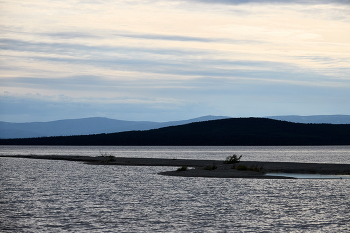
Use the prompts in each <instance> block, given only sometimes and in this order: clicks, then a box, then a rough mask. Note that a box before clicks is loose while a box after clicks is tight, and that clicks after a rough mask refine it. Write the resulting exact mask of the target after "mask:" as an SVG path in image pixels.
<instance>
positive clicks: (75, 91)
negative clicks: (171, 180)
mask: <svg viewBox="0 0 350 233" xmlns="http://www.w3.org/2000/svg"><path fill="white" fill-rule="evenodd" d="M212 3H215V4H212ZM2 6H3V8H4V11H3V12H4V13H3V14H2V16H1V18H0V24H1V25H2V30H1V32H2V33H1V37H0V49H1V64H0V68H1V74H0V82H1V92H2V93H7V94H2V95H1V98H2V99H3V100H2V106H7V107H3V111H2V112H1V114H2V115H3V118H2V119H9V117H8V116H10V115H11V117H14V116H13V114H10V115H9V112H11V110H10V106H11V105H9V104H6V102H9V103H10V102H11V103H17V104H19V105H21V103H22V102H23V103H27V102H26V101H27V100H28V101H29V100H30V101H32V102H31V103H34V102H35V101H39V102H40V101H41V102H40V103H43V102H42V101H44V102H45V103H47V104H41V106H46V107H45V108H47V109H49V108H48V107H47V106H60V104H61V105H62V106H66V108H67V116H66V117H64V116H63V115H64V114H65V113H64V112H65V111H61V115H62V117H59V118H72V117H73V115H74V114H73V112H74V111H73V110H72V111H68V109H69V107H68V106H73V105H74V106H75V105H79V104H78V103H82V104H83V105H84V106H89V107H86V111H85V110H84V111H83V110H79V114H78V115H79V116H80V115H84V114H85V115H89V116H109V117H111V116H113V117H114V118H120V117H122V118H123V119H128V114H127V113H128V112H135V114H134V115H132V116H131V115H130V116H129V117H130V118H133V119H134V120H144V119H146V118H147V117H148V118H147V119H148V120H152V118H154V117H157V119H158V120H176V119H183V118H191V117H197V116H200V115H203V114H211V115H230V116H249V115H252V116H261V115H281V114H302V115H307V114H350V113H349V112H347V111H349V110H346V109H347V108H346V104H343V103H345V102H346V101H345V100H349V98H350V97H349V94H347V93H350V91H349V90H350V77H349V75H348V74H349V73H350V72H349V71H350V55H349V54H350V41H349V38H350V31H349V30H348V29H349V28H350V16H349V14H348V12H349V11H350V7H349V1H326V0H324V1H228V0H227V1H224V0H222V1H200V0H198V1H195V0H193V1H152V2H150V1H118V2H115V1H89V2H85V1H84V2H75V1H74V2H73V1H46V0H35V1H31V3H30V4H29V3H28V2H26V1H17V2H12V1H3V2H2ZM277 89H278V90H277ZM9 93H11V94H9ZM27 93H28V95H27ZM36 93H39V95H36ZM35 96H47V98H46V97H45V98H41V97H40V98H39V97H38V98H37V97H35ZM57 96H65V98H68V99H70V102H69V101H68V102H65V100H64V99H62V98H56V97H57ZM327 96H328V99H327V98H326V97H327ZM34 97H35V98H34ZM21 99H22V100H21ZM294 100H295V101H294ZM320 100H322V101H320ZM331 100H332V101H334V102H332V101H331ZM349 101H350V100H349ZM321 102H322V103H324V105H323V106H322V104H321ZM49 103H52V105H50V104H49ZM72 103H74V104H73V105H71V104H72ZM15 105H16V104H12V106H15ZM298 105H299V106H298ZM16 106H17V105H16ZM28 106H34V105H31V104H29V105H28ZM37 106H40V104H38V105H37ZM102 106H105V107H102ZM120 106H123V107H120ZM126 106H127V107H126ZM259 106H265V109H264V110H262V108H259ZM273 106H275V108H274V107H273ZM0 107H1V106H0ZM17 107H18V108H21V107H20V106H17ZM336 107H337V108H336ZM60 108H61V107H60ZM60 108H57V109H60ZM74 108H76V109H79V108H78V107H74ZM74 108H73V107H72V109H74ZM22 109H26V112H27V113H25V112H23V113H22V114H21V116H22V119H23V120H25V119H24V118H28V117H29V115H31V118H33V119H34V118H35V115H39V114H36V113H35V112H37V110H34V108H33V111H30V110H29V109H28V108H22ZM43 109H44V108H43ZM50 109H51V110H47V111H46V112H47V113H48V114H46V115H47V116H46V119H50V120H51V119H57V118H55V117H57V114H56V113H55V114H52V115H50V112H52V113H53V112H56V110H53V108H50ZM62 109H64V107H62ZM88 109H91V112H90V113H89V111H88ZM237 109H239V111H238V110H237ZM43 111H44V110H43ZM57 111H58V110H57ZM58 112H59V111H58ZM83 113H84V114H83ZM78 115H74V116H76V117H78ZM5 116H7V117H5ZM24 116H26V117H24ZM49 116H51V117H49ZM136 116H138V117H139V118H138V119H136V118H135V117H136ZM185 116H186V117H185ZM82 117H83V116H82ZM20 118H21V117H19V116H18V117H17V118H16V119H18V120H17V121H21V120H20ZM59 118H58V119H59ZM12 119H13V118H12ZM0 120H1V116H0Z"/></svg>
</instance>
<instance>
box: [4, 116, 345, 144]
mask: <svg viewBox="0 0 350 233" xmlns="http://www.w3.org/2000/svg"><path fill="white" fill-rule="evenodd" d="M0 144H2V145H130V146H134V145H154V146H156V145H174V146H185V145H198V146H205V145H208V146H214V145H215V146H229V145H350V124H339V125H332V124H301V123H291V122H286V121H279V120H272V119H267V118H229V119H223V120H213V121H205V122H196V123H190V124H185V125H180V126H170V127H164V128H160V129H153V130H146V131H128V132H120V133H110V134H95V135H82V136H65V137H45V138H27V139H2V140H0Z"/></svg>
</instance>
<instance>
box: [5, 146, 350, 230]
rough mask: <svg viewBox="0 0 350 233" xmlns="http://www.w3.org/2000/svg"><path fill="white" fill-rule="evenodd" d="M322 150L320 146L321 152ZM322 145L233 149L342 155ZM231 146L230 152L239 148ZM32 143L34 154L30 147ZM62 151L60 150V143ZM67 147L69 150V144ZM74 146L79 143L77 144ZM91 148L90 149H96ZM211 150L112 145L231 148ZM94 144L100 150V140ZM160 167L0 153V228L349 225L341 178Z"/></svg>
mask: <svg viewBox="0 0 350 233" xmlns="http://www.w3.org/2000/svg"><path fill="white" fill-rule="evenodd" d="M327 148H328V149H329V148H330V150H329V151H328V152H327V150H326V149H327ZM327 148H325V147H322V149H320V148H313V149H309V150H308V151H306V150H307V148H306V147H301V148H297V147H294V148H276V149H275V150H274V149H273V148H270V150H269V151H268V149H267V148H254V147H250V148H241V149H240V150H241V151H240V152H239V154H243V158H244V156H245V155H247V157H248V154H249V156H250V157H251V158H253V157H254V156H253V155H254V153H257V154H260V153H258V152H259V150H260V152H261V154H265V155H266V154H270V155H271V156H270V157H269V158H272V160H274V159H275V158H278V157H279V156H278V153H280V157H284V158H287V159H286V160H289V159H290V158H292V157H293V155H292V154H293V153H295V156H296V157H298V156H300V154H312V153H313V152H312V151H316V152H314V153H319V152H320V151H323V152H322V153H323V154H326V155H328V156H327V157H329V155H333V156H335V157H337V158H338V159H339V160H342V158H341V157H344V158H343V159H344V161H349V158H348V157H349V156H350V154H349V149H350V148H349V147H339V148H337V147H327ZM71 149H72V148H71ZM71 149H68V150H71ZM233 149H236V150H237V151H239V150H238V149H239V148H233ZM13 150H14V149H13ZM35 150H37V152H38V150H39V149H38V148H36V149H35ZM55 150H59V148H56V149H55ZM62 150H63V151H64V150H66V152H67V148H66V149H64V148H62ZM77 150H78V149H74V151H75V152H76V151H77ZM81 150H82V151H84V150H86V148H83V147H81ZM93 150H95V152H96V153H99V152H98V151H99V149H98V148H95V149H93ZM110 150H116V149H112V148H110ZM217 150H218V152H217V153H216V151H215V150H214V148H211V149H208V148H189V147H186V148H175V149H174V148H173V147H172V148H165V147H162V148H128V149H127V148H123V149H122V150H119V151H124V152H120V154H123V155H124V156H125V154H128V155H129V156H133V157H140V155H142V154H143V155H146V156H144V157H150V156H149V155H150V154H153V155H154V156H156V157H158V156H159V157H161V155H162V153H164V154H163V155H164V156H165V157H166V156H172V157H178V158H183V156H184V157H186V156H187V157H191V156H199V155H203V156H204V158H206V157H205V156H207V157H213V156H214V157H215V156H222V157H223V158H224V157H226V156H227V154H230V153H231V150H232V148H217ZM243 150H245V152H244V151H243ZM346 150H347V152H346ZM104 151H107V150H106V148H104ZM125 151H126V152H125ZM130 151H131V152H130ZM132 151H133V152H132ZM171 151H173V153H172V152H171ZM248 151H249V153H248ZM253 151H256V152H253ZM291 151H294V152H291ZM303 151H304V152H303ZM334 151H340V153H339V154H337V153H336V152H334ZM344 151H345V152H344ZM17 152H18V153H19V152H20V149H18V151H17ZM41 152H42V153H48V151H46V152H45V151H41ZM21 153H22V152H21ZM29 153H33V152H29ZM81 153H84V152H81ZM118 153H119V152H118ZM343 153H344V154H343ZM252 154H253V155H252ZM117 155H119V154H117ZM314 157H317V155H315V154H314V155H310V158H309V160H310V159H311V160H315V158H314ZM265 158H266V156H265ZM252 160H253V159H252ZM323 161H324V159H323ZM324 162H327V161H324ZM170 169H171V168H170ZM174 169H175V168H174ZM167 170H169V168H165V167H127V166H96V165H86V164H83V163H79V162H69V161H48V160H47V161H46V160H31V159H17V158H0V177H1V181H0V210H1V211H0V229H1V232H348V230H349V219H350V208H349V206H350V195H349V193H350V180H345V179H343V180H340V179H334V180H320V179H300V180H254V179H216V178H214V179H213V178H183V177H166V176H160V175H157V172H160V171H167Z"/></svg>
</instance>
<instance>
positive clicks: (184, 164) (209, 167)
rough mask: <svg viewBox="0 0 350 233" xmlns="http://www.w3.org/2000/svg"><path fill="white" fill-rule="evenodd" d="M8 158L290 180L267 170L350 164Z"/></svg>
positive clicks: (326, 170)
mask: <svg viewBox="0 0 350 233" xmlns="http://www.w3.org/2000/svg"><path fill="white" fill-rule="evenodd" d="M0 157H8V158H26V159H46V160H66V161H78V162H84V163H87V164H91V165H119V166H120V165H122V166H168V167H178V168H183V169H182V170H183V171H177V169H175V170H172V171H166V172H160V173H159V174H160V175H167V176H182V177H212V178H254V179H291V177H283V176H267V175H265V174H266V173H301V174H322V175H350V164H330V163H327V164H326V163H292V162H261V161H241V162H239V163H235V164H224V163H223V161H222V160H196V159H162V158H128V157H114V156H98V157H89V156H65V155H0Z"/></svg>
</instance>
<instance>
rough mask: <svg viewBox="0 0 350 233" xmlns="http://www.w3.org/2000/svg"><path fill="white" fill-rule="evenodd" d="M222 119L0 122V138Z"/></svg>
mask: <svg viewBox="0 0 350 233" xmlns="http://www.w3.org/2000/svg"><path fill="white" fill-rule="evenodd" d="M224 118H228V117H225V116H203V117H198V118H193V119H189V120H181V121H169V122H151V121H123V120H113V119H109V118H104V117H91V118H83V119H72V120H58V121H50V122H31V123H9V122H3V121H0V138H33V137H50V136H69V135H89V134H99V133H116V132H124V131H131V130H149V129H158V128H162V127H167V126H174V125H183V124H188V123H191V122H199V121H209V120H217V119H224Z"/></svg>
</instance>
